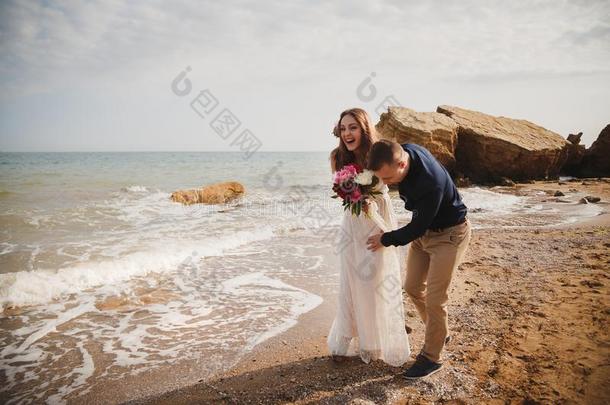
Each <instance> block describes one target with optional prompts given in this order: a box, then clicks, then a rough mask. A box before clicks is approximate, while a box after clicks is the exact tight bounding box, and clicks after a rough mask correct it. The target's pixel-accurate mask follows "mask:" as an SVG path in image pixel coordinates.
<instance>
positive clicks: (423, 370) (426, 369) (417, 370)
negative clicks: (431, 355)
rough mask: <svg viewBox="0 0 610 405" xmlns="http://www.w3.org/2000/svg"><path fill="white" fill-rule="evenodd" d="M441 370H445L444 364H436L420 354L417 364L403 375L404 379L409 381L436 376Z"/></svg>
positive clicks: (416, 360)
mask: <svg viewBox="0 0 610 405" xmlns="http://www.w3.org/2000/svg"><path fill="white" fill-rule="evenodd" d="M441 368H443V364H442V363H436V362H434V361H432V360H429V359H428V358H427V357H426V356H424V355H423V354H418V355H417V358H416V359H415V363H413V365H412V366H411V367H409V368H408V369H407V371H405V372H404V373H403V377H404V378H406V379H408V380H415V379H418V378H422V377H426V376H429V375H431V374H434V373H436V372H437V371H438V370H440V369H441Z"/></svg>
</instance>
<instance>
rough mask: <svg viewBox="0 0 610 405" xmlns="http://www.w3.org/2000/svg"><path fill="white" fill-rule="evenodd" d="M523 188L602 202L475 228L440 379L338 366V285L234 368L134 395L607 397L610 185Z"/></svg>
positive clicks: (216, 399)
mask: <svg viewBox="0 0 610 405" xmlns="http://www.w3.org/2000/svg"><path fill="white" fill-rule="evenodd" d="M583 183H584V184H583ZM517 187H518V188H527V189H535V190H548V191H549V194H551V193H550V192H551V191H553V190H560V191H561V190H568V189H569V188H576V189H578V190H579V191H583V192H586V193H587V194H590V195H595V196H598V197H600V198H601V202H600V204H601V205H602V206H603V208H604V209H603V212H602V214H601V215H598V216H596V217H594V218H591V219H587V220H584V221H581V222H577V223H573V224H564V225H559V226H552V227H534V228H532V227H525V228H523V229H519V228H516V229H508V230H506V229H503V230H502V231H501V232H498V230H497V229H480V230H476V232H474V235H473V239H472V242H471V245H470V249H469V252H468V255H467V257H466V259H465V261H464V263H463V264H462V265H461V266H460V269H459V271H458V273H457V275H456V278H455V279H454V282H453V286H452V292H451V298H450V307H449V313H450V318H449V322H450V330H451V334H452V336H453V340H452V341H451V342H450V343H449V344H448V346H447V348H446V352H445V354H444V356H445V369H444V370H443V371H441V372H439V373H437V374H436V375H434V376H431V377H430V378H428V379H427V380H424V381H418V382H408V381H406V380H404V379H403V378H401V374H400V372H401V370H402V369H403V368H404V367H403V368H393V367H390V366H387V365H385V364H384V363H382V362H380V361H377V362H374V363H373V364H369V365H367V364H364V363H363V362H362V361H361V360H360V359H359V358H358V357H353V358H352V359H350V360H349V361H347V362H346V363H343V364H340V365H337V364H334V363H333V362H332V361H331V359H330V357H329V356H328V351H327V347H326V334H327V332H328V329H329V328H330V324H331V323H332V319H333V317H334V313H335V304H336V302H335V301H336V298H335V295H334V292H332V291H313V292H314V293H316V294H319V295H320V296H322V297H323V298H324V302H323V303H322V304H321V305H320V306H318V307H317V308H316V309H314V310H313V311H311V312H308V313H306V314H304V315H302V316H301V317H300V318H299V322H298V324H297V325H295V326H294V327H292V328H291V329H289V330H288V331H286V332H284V333H282V334H280V335H277V336H275V337H273V338H271V339H269V340H267V341H265V342H264V343H262V344H260V345H258V346H257V347H255V348H254V350H253V351H252V352H251V353H249V354H248V355H247V356H246V357H244V358H243V359H241V361H240V362H239V363H238V364H237V365H236V366H235V367H233V368H232V369H230V370H229V371H227V372H225V373H223V374H222V375H220V376H217V377H215V378H213V379H211V380H208V381H201V382H200V383H198V384H196V385H193V386H189V387H185V388H180V389H177V390H174V391H169V392H167V393H165V394H162V395H159V396H155V397H148V398H145V399H139V400H135V401H132V402H134V403H150V404H181V403H183V404H186V403H193V402H198V403H286V402H289V403H311V402H323V403H346V402H349V401H351V400H355V399H361V400H368V401H373V402H375V403H404V401H405V400H408V401H410V402H409V403H429V402H446V401H451V400H452V401H457V402H456V403H480V402H483V401H484V402H486V403H498V404H500V403H504V401H505V400H510V401H518V402H520V401H523V400H531V401H537V402H545V403H546V402H549V403H557V402H560V401H568V402H580V403H604V402H608V401H609V400H610V385H609V384H608V383H609V382H610V365H608V358H609V356H610V338H609V334H608V330H610V328H609V326H610V325H608V319H609V315H610V299H609V294H608V292H609V291H608V284H609V278H610V273H609V267H610V243H609V242H608V241H609V240H610V208H609V207H610V205H608V201H610V181H609V180H608V179H600V180H587V181H584V182H583V181H573V182H566V183H565V184H558V182H557V181H547V182H535V183H533V184H519V185H517ZM328 260H331V261H333V260H335V261H336V258H334V257H332V256H329V257H328ZM405 308H406V313H407V324H408V325H410V326H411V327H412V328H413V332H412V334H411V335H409V336H410V343H411V347H412V350H413V352H415V353H417V351H419V349H420V348H421V345H422V339H423V324H422V323H421V321H420V320H419V318H418V316H417V315H416V312H415V310H414V308H413V306H412V304H411V303H410V302H409V301H408V299H406V296H405ZM407 364H408V363H407ZM462 401H463V402H462Z"/></svg>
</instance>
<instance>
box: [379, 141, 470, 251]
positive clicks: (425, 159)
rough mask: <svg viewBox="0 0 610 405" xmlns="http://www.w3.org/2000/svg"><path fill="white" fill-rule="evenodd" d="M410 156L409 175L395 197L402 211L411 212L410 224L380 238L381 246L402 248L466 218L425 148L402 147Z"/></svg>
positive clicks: (446, 175) (449, 183) (454, 191)
mask: <svg viewBox="0 0 610 405" xmlns="http://www.w3.org/2000/svg"><path fill="white" fill-rule="evenodd" d="M401 146H402V148H403V149H404V150H405V151H406V152H407V153H408V154H409V156H410V158H411V159H410V163H409V165H410V166H409V171H408V172H407V175H406V176H405V178H404V179H403V180H402V181H401V182H400V183H398V193H399V195H400V198H401V199H402V200H403V201H404V202H405V208H406V209H407V210H409V211H412V212H413V218H412V219H411V222H410V223H409V224H407V225H406V226H403V227H402V228H400V229H396V230H394V231H391V232H386V233H384V234H383V235H382V237H381V243H382V244H383V245H384V246H390V245H392V246H402V245H406V244H408V243H409V242H411V241H413V240H415V239H417V238H419V237H420V236H422V235H423V234H424V233H426V230H428V229H439V228H446V227H449V226H453V225H456V224H458V223H460V222H462V221H463V220H464V218H465V217H466V212H467V208H466V206H465V205H464V203H463V202H462V198H461V197H460V194H459V193H458V190H457V188H456V187H455V184H454V183H453V180H452V179H451V176H449V173H447V170H446V169H445V168H444V167H443V165H441V164H440V163H439V162H438V161H437V160H436V159H435V158H434V156H432V154H431V153H430V152H429V151H428V150H427V149H426V148H424V147H421V146H419V145H415V144H411V143H405V144H402V145H401Z"/></svg>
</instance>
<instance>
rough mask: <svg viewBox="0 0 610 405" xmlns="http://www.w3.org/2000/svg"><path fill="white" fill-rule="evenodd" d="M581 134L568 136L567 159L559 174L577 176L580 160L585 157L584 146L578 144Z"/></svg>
mask: <svg viewBox="0 0 610 405" xmlns="http://www.w3.org/2000/svg"><path fill="white" fill-rule="evenodd" d="M580 138H582V132H579V133H577V134H569V135H568V143H569V145H568V157H567V159H566V162H565V163H564V165H563V167H562V168H561V172H562V173H565V174H569V175H571V176H576V175H578V172H579V171H580V168H581V163H582V159H583V157H584V156H585V145H581V144H580Z"/></svg>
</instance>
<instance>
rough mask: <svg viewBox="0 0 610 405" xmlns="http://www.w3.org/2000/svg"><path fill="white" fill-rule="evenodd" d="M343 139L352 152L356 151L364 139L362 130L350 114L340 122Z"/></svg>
mask: <svg viewBox="0 0 610 405" xmlns="http://www.w3.org/2000/svg"><path fill="white" fill-rule="evenodd" d="M339 130H340V132H341V140H342V141H343V143H344V144H345V146H346V147H347V150H349V151H350V152H353V151H355V150H356V149H358V147H359V146H360V141H361V140H362V130H361V129H360V126H359V125H358V123H357V122H356V120H355V119H354V117H352V116H351V115H350V114H345V115H344V116H343V118H342V119H341V122H340V123H339Z"/></svg>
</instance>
